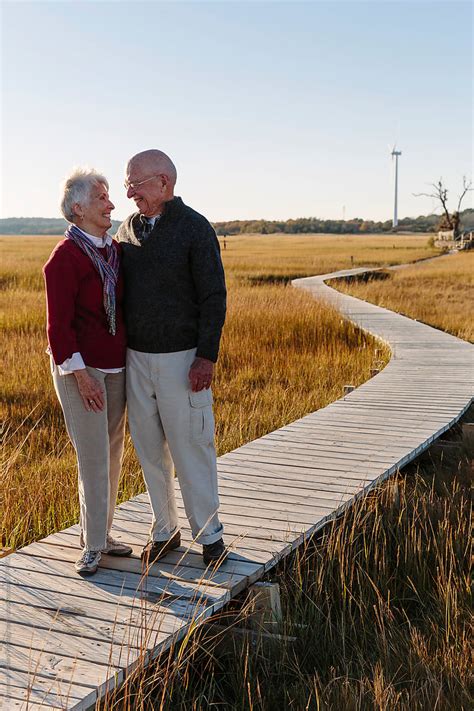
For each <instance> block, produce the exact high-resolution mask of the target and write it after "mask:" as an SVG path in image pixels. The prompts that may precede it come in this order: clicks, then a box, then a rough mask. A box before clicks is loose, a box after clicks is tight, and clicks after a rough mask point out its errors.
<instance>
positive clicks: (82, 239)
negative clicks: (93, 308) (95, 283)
mask: <svg viewBox="0 0 474 711" xmlns="http://www.w3.org/2000/svg"><path fill="white" fill-rule="evenodd" d="M64 236H65V237H66V239H70V240H72V241H73V242H74V243H75V244H77V246H78V247H79V248H80V249H82V251H83V252H84V253H85V254H87V256H88V257H90V259H91V260H92V264H93V265H94V267H95V268H96V269H97V271H98V272H99V276H100V278H101V279H102V283H103V293H104V309H105V313H106V315H107V322H108V324H109V332H110V333H111V334H112V335H113V336H115V326H116V323H115V287H116V285H117V279H118V274H119V267H120V263H119V255H118V251H117V250H116V249H115V247H114V246H113V245H109V244H106V245H105V254H106V259H104V257H103V256H102V254H101V253H100V252H99V250H98V248H97V247H96V246H95V244H94V243H93V242H92V240H90V239H89V238H88V237H86V235H85V234H84V233H83V232H82V231H81V230H80V229H79V228H78V227H76V225H69V227H68V229H67V230H66V232H65V233H64Z"/></svg>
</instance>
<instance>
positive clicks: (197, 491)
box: [127, 348, 223, 544]
mask: <svg viewBox="0 0 474 711" xmlns="http://www.w3.org/2000/svg"><path fill="white" fill-rule="evenodd" d="M195 354H196V349H195V348H193V349H191V350H187V351H178V352H175V353H140V352H139V351H134V350H131V349H130V348H129V349H128V351H127V407H128V421H129V425H130V432H131V435H132V439H133V442H134V445H135V449H136V451H137V455H138V458H139V460H140V464H141V466H142V468H143V474H144V477H145V482H146V485H147V489H148V495H149V497H150V503H151V507H152V510H153V521H152V527H151V531H150V535H151V538H152V539H153V540H155V541H165V540H167V539H168V538H170V537H171V536H172V535H173V534H174V533H175V532H176V531H177V530H178V512H177V508H176V501H175V494H174V475H173V462H174V465H175V467H176V475H177V477H178V481H179V485H180V488H181V494H182V496H183V501H184V507H185V510H186V515H187V517H188V520H189V523H190V526H191V530H192V534H193V537H194V538H195V540H197V541H198V542H199V543H202V544H209V543H214V542H215V541H217V540H218V539H219V538H221V536H222V533H223V528H222V525H221V523H220V522H219V518H218V515H217V511H218V508H219V496H218V492H217V463H216V450H215V448H214V416H213V413H212V394H211V391H210V390H201V392H198V393H193V392H191V390H190V388H189V379H188V373H189V368H190V366H191V363H192V362H193V361H194V358H195Z"/></svg>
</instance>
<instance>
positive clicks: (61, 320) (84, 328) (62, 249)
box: [43, 239, 126, 368]
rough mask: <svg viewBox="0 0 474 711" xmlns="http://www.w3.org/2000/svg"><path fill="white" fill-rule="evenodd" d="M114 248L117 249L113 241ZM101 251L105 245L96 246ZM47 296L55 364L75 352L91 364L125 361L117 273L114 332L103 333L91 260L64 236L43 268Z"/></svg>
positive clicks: (100, 298) (101, 300) (112, 365)
mask: <svg viewBox="0 0 474 711" xmlns="http://www.w3.org/2000/svg"><path fill="white" fill-rule="evenodd" d="M113 245H114V247H115V249H119V250H120V249H121V248H120V245H118V244H117V243H116V242H114V243H113ZM100 251H101V252H102V253H103V254H104V256H105V249H104V250H102V249H101V250H100ZM43 274H44V278H45V282H46V298H47V308H48V317H47V332H48V342H49V347H50V350H51V353H52V355H53V360H54V362H55V363H56V364H57V365H60V364H61V363H63V362H64V361H65V360H66V359H67V358H70V357H71V356H72V354H73V353H78V352H79V353H80V354H81V355H82V358H83V360H84V363H85V364H86V365H90V366H91V367H93V368H121V367H123V366H124V365H125V352H126V341H125V325H124V321H123V310H122V299H123V276H122V274H120V275H119V279H118V282H117V287H116V334H115V336H113V335H112V334H111V333H109V327H108V323H107V316H106V313H105V308H104V296H103V284H102V279H101V278H100V276H99V273H98V271H97V269H96V268H95V267H94V265H93V263H92V261H91V259H90V258H89V257H88V256H87V255H86V254H85V253H84V252H83V251H82V250H81V249H80V248H79V247H78V246H77V245H76V244H74V242H73V241H72V240H70V239H64V240H62V241H61V242H59V244H58V245H56V247H55V249H54V250H53V252H52V253H51V256H50V258H49V259H48V261H47V262H46V264H45V265H44V267H43Z"/></svg>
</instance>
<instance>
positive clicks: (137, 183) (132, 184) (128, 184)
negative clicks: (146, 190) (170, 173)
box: [123, 173, 161, 190]
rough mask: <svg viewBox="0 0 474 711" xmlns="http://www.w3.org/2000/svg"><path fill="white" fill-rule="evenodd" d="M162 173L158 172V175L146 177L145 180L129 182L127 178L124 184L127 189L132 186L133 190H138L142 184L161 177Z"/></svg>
mask: <svg viewBox="0 0 474 711" xmlns="http://www.w3.org/2000/svg"><path fill="white" fill-rule="evenodd" d="M160 175H161V173H158V175H152V176H151V178H145V180H137V181H135V182H133V183H129V182H128V180H126V181H125V182H124V184H123V187H124V188H125V190H128V189H129V188H132V190H136V189H137V188H138V187H139V186H140V185H143V184H144V183H148V182H149V181H150V180H153V178H159V177H160Z"/></svg>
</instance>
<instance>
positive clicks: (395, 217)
mask: <svg viewBox="0 0 474 711" xmlns="http://www.w3.org/2000/svg"><path fill="white" fill-rule="evenodd" d="M391 155H392V161H393V159H394V158H395V200H394V204H393V222H392V227H397V225H398V156H401V155H402V152H401V151H397V145H396V144H395V145H394V146H393V148H392V153H391Z"/></svg>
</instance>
